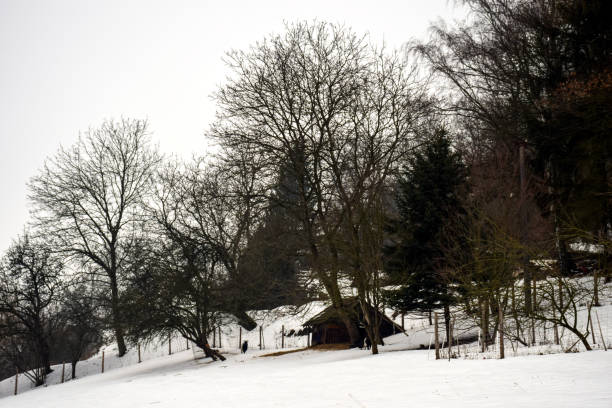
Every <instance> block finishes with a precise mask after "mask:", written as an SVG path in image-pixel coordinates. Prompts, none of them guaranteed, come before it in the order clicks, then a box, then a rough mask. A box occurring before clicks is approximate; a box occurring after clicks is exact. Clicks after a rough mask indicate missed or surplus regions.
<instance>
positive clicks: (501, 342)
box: [497, 302, 505, 359]
mask: <svg viewBox="0 0 612 408" xmlns="http://www.w3.org/2000/svg"><path fill="white" fill-rule="evenodd" d="M497 309H498V310H499V358H500V359H503V358H504V357H505V355H504V311H503V310H502V305H501V302H500V303H499V305H498V307H497Z"/></svg>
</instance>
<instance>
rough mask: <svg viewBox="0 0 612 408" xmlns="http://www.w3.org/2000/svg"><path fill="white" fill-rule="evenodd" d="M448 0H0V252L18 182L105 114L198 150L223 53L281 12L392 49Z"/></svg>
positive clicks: (17, 216) (453, 14) (12, 230)
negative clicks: (348, 30) (337, 26)
mask: <svg viewBox="0 0 612 408" xmlns="http://www.w3.org/2000/svg"><path fill="white" fill-rule="evenodd" d="M462 15H463V11H462V10H461V9H460V8H459V7H458V6H456V5H455V2H454V1H452V0H451V1H449V0H427V1H422V0H399V1H384V0H379V1H377V2H375V1H361V0H359V1H357V0H353V1H336V0H324V1H319V0H316V1H315V0H310V1H300V2H292V1H289V0H285V1H264V0H257V1H235V0H218V1H203V0H202V1H187V0H181V1H179V0H174V1H169V0H168V1H152V0H139V1H136V0H133V1H128V0H123V1H120V0H112V1H111V0H104V1H102V0H99V1H93V0H72V1H68V0H65V1H64V0H62V1H52V0H38V1H34V0H0V192H1V193H0V194H1V195H0V254H1V253H2V252H4V250H5V249H6V248H7V247H8V245H9V244H10V242H11V240H12V239H13V238H15V237H16V236H17V235H18V234H20V233H21V232H22V231H23V226H24V225H25V224H26V223H27V222H28V218H29V215H28V213H29V207H28V202H27V199H26V195H27V189H26V182H27V181H28V179H29V178H30V177H32V176H33V175H35V174H36V173H37V171H38V169H39V168H40V167H41V166H42V164H43V162H44V160H45V158H46V157H48V156H51V155H53V154H54V153H55V151H56V150H57V148H58V147H59V146H60V144H61V145H64V146H69V145H71V144H72V143H73V142H74V141H75V140H76V139H77V137H78V134H79V131H83V130H86V129H88V128H89V127H97V126H99V125H100V123H101V122H102V121H103V120H104V119H107V118H120V117H121V116H124V117H130V118H147V119H148V120H149V125H150V130H151V131H152V133H153V139H154V140H155V141H156V143H158V144H159V146H160V149H161V151H162V152H164V153H176V154H179V155H182V156H184V157H189V156H191V154H192V153H198V154H200V153H204V150H205V148H206V142H205V139H204V137H203V133H204V131H205V129H206V128H207V126H208V124H209V123H210V121H211V119H212V117H213V114H214V104H213V102H212V101H211V99H210V95H211V93H212V92H213V91H214V90H215V89H216V87H217V86H218V85H219V84H221V83H222V82H223V80H224V75H225V72H226V68H225V67H224V65H223V63H222V61H221V58H222V57H223V55H224V53H225V52H226V51H228V50H230V49H232V48H238V49H242V48H246V47H248V46H249V45H250V44H253V43H254V42H255V41H258V40H260V39H262V38H263V37H264V36H265V35H267V34H269V33H273V32H280V31H282V29H283V21H288V22H291V21H296V20H312V19H315V18H316V19H317V20H320V21H330V22H334V23H344V24H346V25H347V26H350V27H352V28H353V29H354V30H355V31H356V32H357V33H365V32H369V33H370V35H371V37H372V39H373V40H374V41H376V42H380V41H382V40H383V39H384V41H385V43H386V44H387V46H388V47H389V48H399V47H400V46H401V45H402V44H403V43H404V42H405V41H407V40H409V39H410V38H413V37H418V38H425V36H426V35H427V29H428V27H429V25H430V23H431V22H432V21H435V20H437V19H439V18H443V19H445V20H452V19H454V18H458V17H460V16H462Z"/></svg>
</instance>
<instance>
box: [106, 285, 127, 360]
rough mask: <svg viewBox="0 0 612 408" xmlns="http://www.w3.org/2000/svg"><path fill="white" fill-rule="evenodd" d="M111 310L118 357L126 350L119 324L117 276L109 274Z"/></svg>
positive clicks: (121, 328) (121, 327)
mask: <svg viewBox="0 0 612 408" xmlns="http://www.w3.org/2000/svg"><path fill="white" fill-rule="evenodd" d="M110 280H111V312H112V314H113V316H112V318H113V330H114V331H115V340H116V341H117V350H118V352H119V357H123V356H124V355H125V353H126V352H127V347H126V346H125V338H124V335H123V326H122V324H121V312H120V310H119V289H118V286H117V277H116V276H114V275H113V274H111V279H110Z"/></svg>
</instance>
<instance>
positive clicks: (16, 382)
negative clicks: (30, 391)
mask: <svg viewBox="0 0 612 408" xmlns="http://www.w3.org/2000/svg"><path fill="white" fill-rule="evenodd" d="M18 383H19V368H17V367H15V395H17V384H18Z"/></svg>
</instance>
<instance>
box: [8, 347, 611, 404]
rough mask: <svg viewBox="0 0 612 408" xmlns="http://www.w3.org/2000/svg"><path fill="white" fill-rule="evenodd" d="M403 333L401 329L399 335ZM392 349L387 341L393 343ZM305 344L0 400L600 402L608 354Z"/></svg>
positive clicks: (163, 365) (169, 360)
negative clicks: (460, 355)
mask: <svg viewBox="0 0 612 408" xmlns="http://www.w3.org/2000/svg"><path fill="white" fill-rule="evenodd" d="M399 336H403V335H399ZM390 347H393V346H390ZM384 349H385V348H384V347H383V352H382V354H381V355H379V356H372V355H370V354H369V353H368V352H367V351H364V350H359V349H353V350H343V351H305V352H298V353H293V354H287V355H283V356H279V357H258V356H257V354H260V353H263V352H259V351H256V352H249V353H247V355H246V356H245V355H240V354H234V355H229V356H228V360H227V361H226V362H223V363H221V362H216V363H209V362H208V361H207V360H198V361H194V359H193V354H192V353H191V352H190V351H185V352H180V353H177V354H174V355H172V356H169V357H164V358H158V359H154V360H150V361H145V362H143V363H141V364H138V365H135V366H131V367H124V368H119V369H115V370H113V371H110V372H107V373H104V374H97V375H92V376H88V377H85V378H82V379H79V380H76V381H71V382H68V383H66V384H60V385H52V386H48V387H45V388H39V389H36V390H33V391H31V392H27V393H24V394H23V395H18V396H16V397H7V398H4V399H1V400H0V406H3V407H4V406H6V407H12V408H31V407H43V406H44V407H58V408H60V407H61V408H66V407H89V408H107V407H116V408H120V407H126V408H128V407H150V406H153V407H160V408H161V407H168V408H170V407H184V408H188V407H203V406H205V407H240V408H244V407H293V408H299V407H309V408H312V407H368V408H376V407H408V406H414V407H442V406H452V407H455V408H459V407H471V408H476V407H508V406H512V407H540V408H543V407H555V408H560V407H590V408H595V407H602V408H603V407H605V408H610V407H611V406H612V387H611V386H610V384H611V381H610V380H611V377H610V369H611V368H612V352H603V351H593V352H589V353H573V354H556V355H546V356H528V357H515V358H509V359H506V360H493V359H491V360H462V359H458V360H451V361H450V362H449V361H446V360H438V361H435V360H433V359H431V356H429V358H428V352H427V351H426V350H423V351H396V352H392V351H388V352H385V351H384Z"/></svg>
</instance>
